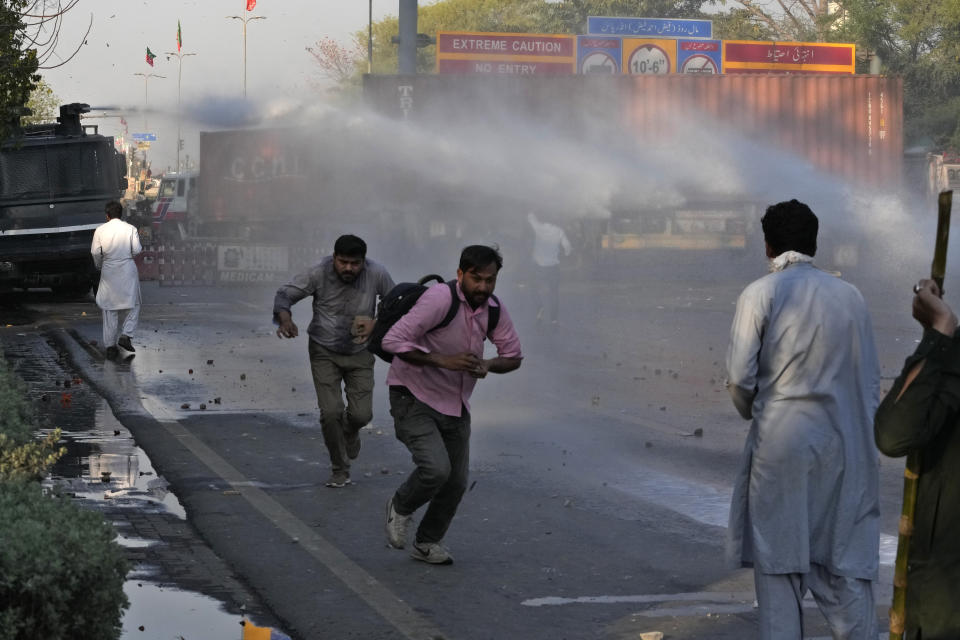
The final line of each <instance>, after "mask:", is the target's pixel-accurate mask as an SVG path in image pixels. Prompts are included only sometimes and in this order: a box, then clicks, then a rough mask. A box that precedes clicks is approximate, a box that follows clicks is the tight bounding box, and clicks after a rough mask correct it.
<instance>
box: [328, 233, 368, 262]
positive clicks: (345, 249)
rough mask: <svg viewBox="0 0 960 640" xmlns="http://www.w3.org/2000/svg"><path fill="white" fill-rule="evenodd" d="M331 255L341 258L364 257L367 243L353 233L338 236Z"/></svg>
mask: <svg viewBox="0 0 960 640" xmlns="http://www.w3.org/2000/svg"><path fill="white" fill-rule="evenodd" d="M333 255H335V256H340V257H342V258H365V257H366V256H367V243H366V242H364V241H363V240H361V239H360V238H358V237H357V236H354V235H350V234H347V235H345V236H340V237H339V238H337V241H336V242H335V243H334V245H333Z"/></svg>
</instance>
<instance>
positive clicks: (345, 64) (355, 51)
mask: <svg viewBox="0 0 960 640" xmlns="http://www.w3.org/2000/svg"><path fill="white" fill-rule="evenodd" d="M306 49H307V53H309V54H310V56H311V57H312V58H313V59H314V61H315V62H316V64H317V66H318V67H320V74H321V75H322V76H323V77H325V78H327V79H329V80H333V81H334V82H335V83H337V84H338V85H345V84H347V83H349V82H350V81H351V80H353V79H355V78H356V77H357V70H358V69H359V68H360V66H361V64H362V63H363V58H364V55H363V50H362V49H361V48H360V45H359V44H358V43H356V42H354V43H353V44H352V45H346V46H345V45H341V44H340V43H339V42H337V41H336V40H334V39H333V38H322V39H321V40H318V41H317V42H316V44H315V45H314V46H312V47H307V48H306ZM313 84H314V85H315V86H316V88H320V86H322V85H321V83H320V82H314V83H313Z"/></svg>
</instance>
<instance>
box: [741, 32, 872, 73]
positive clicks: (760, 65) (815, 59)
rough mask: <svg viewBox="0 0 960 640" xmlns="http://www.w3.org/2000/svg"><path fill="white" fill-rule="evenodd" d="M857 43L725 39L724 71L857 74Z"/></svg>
mask: <svg viewBox="0 0 960 640" xmlns="http://www.w3.org/2000/svg"><path fill="white" fill-rule="evenodd" d="M855 49H856V46H855V45H853V44H840V43H834V42H750V41H745V40H724V41H723V71H724V73H854V71H855V66H856V65H855V60H854V53H855Z"/></svg>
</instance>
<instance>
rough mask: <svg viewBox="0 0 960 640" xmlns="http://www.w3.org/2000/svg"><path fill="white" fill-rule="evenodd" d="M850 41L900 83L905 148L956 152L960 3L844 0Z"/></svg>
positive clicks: (959, 105) (958, 136) (959, 103)
mask: <svg viewBox="0 0 960 640" xmlns="http://www.w3.org/2000/svg"><path fill="white" fill-rule="evenodd" d="M844 7H845V10H846V12H847V15H848V20H847V22H846V24H845V25H844V27H845V30H846V32H847V34H848V35H849V37H851V38H852V39H854V41H855V42H857V44H858V46H859V47H861V49H862V50H866V51H870V52H871V53H873V54H875V55H877V56H878V57H879V58H880V61H881V63H882V72H883V73H886V74H891V75H898V76H901V77H902V78H903V84H904V120H905V133H906V138H907V144H908V146H912V145H918V144H920V145H924V146H927V147H931V148H933V149H935V150H945V149H948V148H949V149H952V150H954V151H956V150H960V3H958V2H957V1H956V0H927V1H925V2H915V1H913V0H845V2H844Z"/></svg>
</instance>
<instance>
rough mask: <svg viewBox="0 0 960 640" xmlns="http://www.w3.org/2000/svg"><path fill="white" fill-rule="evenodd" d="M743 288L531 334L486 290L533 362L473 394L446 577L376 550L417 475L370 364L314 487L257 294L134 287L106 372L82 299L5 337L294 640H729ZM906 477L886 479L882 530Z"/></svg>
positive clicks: (289, 355)
mask: <svg viewBox="0 0 960 640" xmlns="http://www.w3.org/2000/svg"><path fill="white" fill-rule="evenodd" d="M761 267H762V265H761ZM731 271H736V272H741V271H743V269H742V267H741V266H739V265H736V266H735V268H734V267H731ZM747 271H749V269H747ZM756 275H758V273H756V272H752V273H746V274H743V273H738V275H737V277H730V273H729V272H727V273H723V272H721V271H720V270H713V272H712V275H710V276H709V277H704V276H702V275H701V276H698V277H696V278H693V277H690V276H677V275H676V273H675V272H668V271H664V272H661V273H651V272H650V271H649V270H648V271H646V272H645V273H644V277H643V279H642V280H638V279H637V278H634V277H630V276H629V274H627V275H624V274H623V273H622V272H620V271H618V272H616V273H615V274H602V277H594V278H590V279H583V280H570V281H569V282H567V284H566V286H565V295H566V301H565V305H564V307H565V308H564V311H563V313H564V316H563V324H562V325H561V326H560V327H559V328H558V329H557V330H555V331H551V330H549V328H539V327H537V326H536V325H535V323H534V321H533V310H532V309H530V308H529V305H528V304H526V303H525V301H526V296H525V289H524V287H523V286H522V283H519V282H510V281H506V280H505V281H504V282H503V283H501V287H500V290H498V294H500V297H501V298H502V299H503V300H504V301H505V302H506V304H507V305H508V308H509V309H511V310H512V311H513V313H514V315H515V316H517V321H518V325H519V327H520V331H521V338H522V340H523V342H524V351H525V355H526V358H525V361H524V365H523V367H522V368H521V369H520V370H519V371H518V372H516V373H513V374H510V375H506V376H494V377H491V378H489V379H487V380H484V381H482V382H481V383H480V385H479V387H478V391H477V393H476V394H475V396H474V398H475V401H474V431H473V446H472V456H471V457H472V465H471V487H470V491H469V492H468V494H467V495H466V497H465V499H464V502H463V504H462V507H461V510H460V512H459V513H458V515H457V518H456V520H455V521H454V524H453V527H452V528H451V530H450V532H449V534H448V538H447V540H446V542H447V543H448V546H449V547H450V548H451V551H452V553H453V554H454V556H455V558H456V563H455V564H454V565H453V566H452V567H430V566H424V565H422V564H420V563H416V562H414V561H412V560H411V559H409V558H408V557H407V556H406V555H405V554H404V553H403V552H400V551H396V550H392V549H388V548H386V546H385V544H384V541H383V532H382V526H383V523H382V518H383V514H382V511H383V503H384V502H385V501H386V499H387V497H388V496H389V495H390V494H391V493H392V491H393V490H394V488H395V487H396V486H397V485H398V484H399V482H400V481H401V479H402V475H403V474H405V473H407V472H408V471H409V469H410V463H409V459H408V454H407V453H406V450H405V449H404V448H403V447H402V446H401V445H400V444H399V443H398V442H397V441H396V440H395V439H394V438H393V436H392V426H391V424H390V419H389V416H388V413H387V410H386V400H385V392H384V386H383V384H382V381H383V377H384V375H385V368H384V367H381V366H380V365H378V367H377V379H378V384H379V386H378V389H377V392H376V398H375V418H374V421H373V424H372V425H371V426H370V427H368V428H367V429H366V430H365V431H364V434H363V449H362V451H361V454H360V458H359V460H358V464H357V465H356V466H355V469H354V479H355V480H356V481H357V484H356V485H355V486H353V487H350V488H348V489H346V490H330V489H327V488H325V487H323V484H322V483H323V481H324V480H325V479H326V476H327V475H328V473H329V464H328V461H327V458H326V454H325V451H324V449H323V444H322V438H321V434H320V430H319V426H318V423H317V415H316V409H315V399H314V397H313V391H312V388H311V384H310V378H309V369H308V367H307V359H306V353H305V352H306V344H305V342H304V339H303V338H300V339H299V340H294V341H279V340H278V339H277V338H276V337H275V336H274V334H273V327H272V325H271V324H270V320H269V311H268V310H269V308H270V300H271V298H272V292H271V291H268V290H254V289H251V290H240V289H226V290H216V289H205V288H184V289H173V288H160V287H157V286H155V285H153V284H147V283H145V286H144V298H145V300H146V305H145V307H144V310H143V314H142V324H141V331H140V333H139V335H138V336H137V340H136V344H137V347H138V351H137V355H136V357H135V358H133V359H132V360H131V361H128V362H126V363H120V364H117V363H112V362H104V361H103V359H102V358H101V357H100V356H99V351H98V347H97V346H96V345H95V344H94V343H95V341H97V340H98V339H99V317H98V314H97V310H96V308H95V307H94V306H93V304H92V303H90V302H76V303H69V304H63V303H55V302H53V301H50V300H48V299H46V298H45V297H44V296H42V295H41V296H36V295H32V296H25V297H21V298H20V299H19V306H18V307H17V309H18V314H19V317H17V318H16V319H17V320H18V321H20V322H25V323H26V324H22V325H19V326H17V327H13V328H8V329H6V330H4V332H3V333H0V335H3V336H4V340H5V341H8V340H9V339H10V336H11V335H15V334H13V333H12V332H13V331H16V333H38V334H42V335H45V336H47V337H49V338H50V339H52V340H53V341H54V342H55V343H57V344H60V345H62V348H63V349H65V350H66V352H67V353H69V354H70V356H69V357H70V362H71V363H72V366H74V367H75V368H76V369H77V370H78V371H79V372H80V373H81V374H82V375H83V377H84V378H85V379H86V380H87V381H88V382H89V383H90V384H91V385H93V386H94V387H95V388H96V389H97V391H98V392H99V393H101V394H103V395H104V396H105V397H106V398H107V399H108V401H109V402H110V405H111V407H112V408H113V411H114V413H115V414H116V417H117V418H118V419H119V420H120V421H121V422H122V423H123V424H124V425H125V426H126V427H127V428H129V429H130V431H131V432H132V433H133V435H134V437H135V438H136V441H137V443H138V444H139V445H140V446H141V447H142V448H143V449H144V450H146V451H147V452H148V454H149V455H150V458H151V459H152V461H153V463H154V465H155V466H156V468H157V470H158V471H159V472H160V473H162V474H163V476H164V477H165V478H166V479H167V480H168V481H169V482H170V484H171V487H172V489H173V491H174V492H175V493H176V494H177V496H178V497H179V499H180V501H181V503H182V504H183V505H184V507H185V509H186V511H187V514H188V519H189V522H190V523H191V524H192V525H193V526H194V527H195V528H196V530H197V531H198V532H199V534H200V535H201V536H202V537H203V539H204V540H205V541H206V542H207V543H208V544H209V545H210V546H211V547H212V549H213V550H214V551H215V552H216V553H217V554H218V555H220V556H221V557H222V558H223V559H224V560H226V563H227V565H228V566H229V567H230V570H231V571H232V572H233V573H234V574H235V575H236V577H237V578H239V580H240V581H242V582H243V583H245V584H247V585H250V587H251V588H252V589H253V590H254V591H255V592H256V593H257V594H258V595H259V596H260V597H261V598H262V599H263V601H264V602H265V603H266V605H267V606H268V607H269V609H270V610H271V611H272V612H273V614H275V615H276V617H277V619H279V620H280V621H281V623H282V626H283V628H284V630H285V631H286V632H288V633H290V634H291V635H292V636H294V637H295V638H303V639H312V638H432V637H443V638H531V639H535V638H550V639H551V640H554V639H556V638H635V637H637V634H638V633H639V632H644V631H654V630H657V631H662V632H664V633H665V634H666V636H667V637H669V638H708V637H709V638H721V639H722V638H731V639H732V638H744V637H751V636H752V635H754V624H755V622H754V621H755V613H754V610H753V606H752V600H753V596H752V579H751V577H750V575H749V573H748V572H746V571H742V570H738V571H731V570H729V569H727V568H726V567H725V566H724V565H723V562H722V543H723V536H724V525H725V522H726V509H727V502H728V500H729V490H730V489H729V486H730V482H731V479H732V477H733V472H734V468H735V465H736V462H737V459H738V455H739V451H740V448H741V447H742V441H743V437H744V435H745V433H746V425H745V423H743V422H742V421H740V420H739V419H738V418H736V416H735V412H734V411H733V410H732V408H731V407H730V405H729V400H728V398H727V396H726V393H725V391H724V390H723V386H722V385H723V368H722V364H723V355H724V352H725V348H726V336H727V331H728V329H729V323H730V319H731V316H732V311H733V303H734V302H735V299H736V295H737V294H738V293H739V291H740V289H741V288H742V286H743V284H744V282H745V281H747V280H749V279H751V278H753V277H755V276H756ZM905 289H906V291H905V292H904V293H903V295H902V296H899V295H895V296H891V295H886V296H883V297H881V296H876V297H875V298H871V297H870V296H869V295H868V299H870V300H871V303H872V307H873V309H872V310H873V313H874V320H875V325H876V328H877V334H878V343H879V344H880V345H881V351H882V361H883V365H884V369H885V375H887V376H888V377H890V376H893V375H895V373H896V372H897V370H898V369H899V366H900V362H901V361H902V358H903V357H904V356H905V355H906V353H907V352H909V351H910V350H911V349H912V346H913V340H914V338H915V337H916V333H917V332H916V331H915V329H914V328H913V326H912V324H911V321H910V320H909V318H908V317H905V315H906V314H905V313H901V311H902V310H905V309H907V308H908V304H909V290H908V288H906V287H905ZM867 292H868V290H867V289H865V293H867ZM901 298H902V299H901ZM882 305H886V306H882ZM301 307H303V308H297V309H296V313H295V314H294V315H295V319H296V320H297V321H298V322H299V323H300V324H301V325H302V326H305V324H306V322H307V320H308V317H309V316H308V313H309V310H308V309H307V308H306V305H301ZM84 313H86V315H83V314H84ZM16 315H17V314H13V315H11V316H10V317H11V318H14V317H15V316H16ZM886 384H887V386H888V385H889V380H887V381H886ZM185 405H189V408H182V407H183V406H185ZM201 405H205V408H201ZM697 428H701V429H703V434H702V436H700V437H697V436H695V435H693V434H694V430H695V429H697ZM901 468H902V464H901V463H900V462H899V461H889V460H887V461H883V463H882V477H883V486H882V493H883V505H882V507H883V512H884V513H883V515H884V520H883V522H884V527H883V528H884V531H885V532H887V533H892V532H894V531H895V524H894V523H895V520H896V511H897V509H898V504H899V491H900V485H899V482H900V480H899V470H900V469H901ZM887 573H888V571H886V570H885V571H884V574H885V575H884V577H883V580H882V582H881V584H880V585H878V591H879V593H880V600H878V604H879V605H880V606H878V616H883V611H884V610H885V609H886V598H887V595H886V594H887V593H888V591H889V589H887V588H886V585H887V584H889V576H888V575H886V574H887ZM808 619H809V624H808V633H807V635H808V637H822V636H826V635H828V634H827V632H826V629H825V627H824V625H823V623H822V621H821V620H820V616H819V614H818V613H816V612H815V611H814V612H813V613H811V615H810V616H808Z"/></svg>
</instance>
